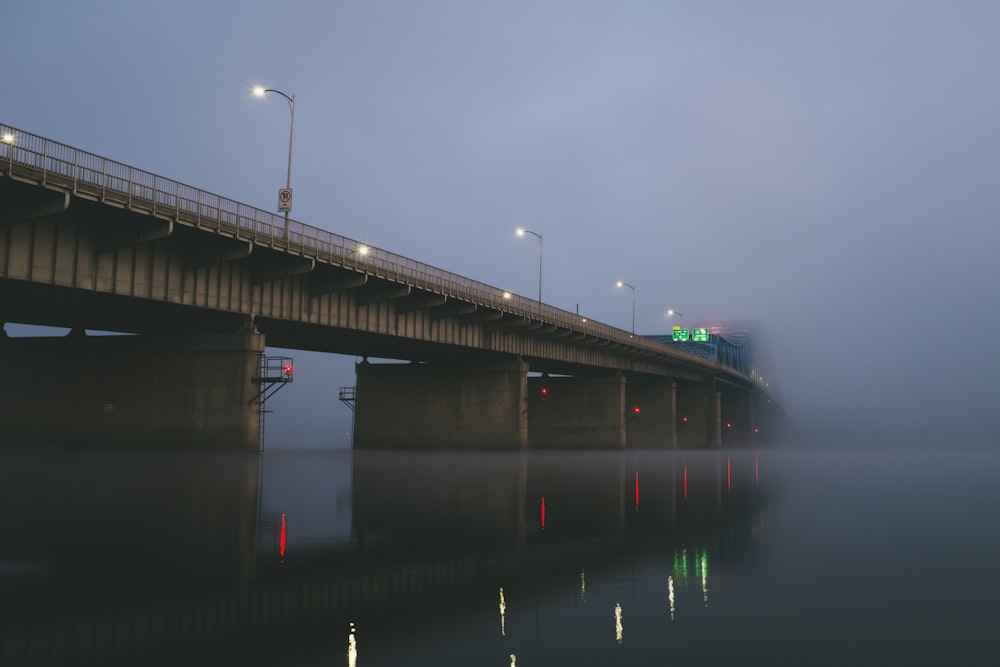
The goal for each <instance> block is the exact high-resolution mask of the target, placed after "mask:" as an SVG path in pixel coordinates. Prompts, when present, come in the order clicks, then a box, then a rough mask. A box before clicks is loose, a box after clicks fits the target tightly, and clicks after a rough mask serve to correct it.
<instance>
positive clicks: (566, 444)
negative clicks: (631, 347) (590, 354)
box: [528, 373, 625, 449]
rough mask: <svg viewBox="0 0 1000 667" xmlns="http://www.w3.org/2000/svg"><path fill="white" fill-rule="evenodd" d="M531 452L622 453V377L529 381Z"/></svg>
mask: <svg viewBox="0 0 1000 667" xmlns="http://www.w3.org/2000/svg"><path fill="white" fill-rule="evenodd" d="M528 444H529V445H530V447H531V448H532V449H561V448H565V449H587V448H590V449H624V448H625V376H623V375H622V374H621V373H617V374H615V375H611V376H594V377H590V376H581V377H570V376H558V377H547V376H542V377H531V378H528Z"/></svg>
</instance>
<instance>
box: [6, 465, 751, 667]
mask: <svg viewBox="0 0 1000 667" xmlns="http://www.w3.org/2000/svg"><path fill="white" fill-rule="evenodd" d="M0 462H2V465H0V502H2V507H3V508H4V511H3V513H2V515H0V516H2V519H0V531H2V534H3V535H5V536H6V537H5V539H4V540H2V541H0V591H2V599H3V605H2V612H0V614H2V615H0V619H2V625H0V629H2V632H0V664H3V665H77V664H90V663H93V664H129V665H146V664H182V663H183V664H231V663H232V662H234V661H236V660H238V661H239V662H240V663H242V664H244V665H246V664H288V665H295V664H337V665H339V664H345V663H346V664H353V663H352V660H354V659H356V660H358V661H363V664H370V665H372V664H408V665H421V664H508V662H509V663H510V664H513V662H514V661H515V660H516V659H517V658H515V657H512V656H519V657H520V659H521V660H522V663H521V664H606V663H607V661H608V659H609V658H615V656H617V658H616V659H617V660H619V661H620V660H625V662H624V663H621V664H643V663H642V662H641V661H638V662H636V661H633V662H629V660H630V659H638V658H637V656H639V655H654V654H655V653H656V652H657V651H658V650H659V648H658V647H659V646H660V644H661V642H662V637H661V634H660V633H661V631H662V627H663V624H667V625H669V624H670V623H671V622H672V621H674V620H675V619H677V618H685V617H686V618H690V617H691V616H692V615H695V614H704V613H706V610H707V609H708V608H709V603H710V600H711V598H712V596H714V595H715V594H716V593H715V588H716V586H721V587H725V586H727V585H729V584H728V581H727V580H728V579H729V578H731V577H736V580H737V581H738V579H739V577H740V573H741V572H743V571H745V570H746V569H747V568H748V567H751V566H752V564H753V562H754V560H755V544H756V539H757V537H756V536H757V533H758V531H759V530H760V529H761V526H762V516H763V511H764V509H765V507H766V505H767V501H768V499H769V491H768V485H767V484H766V483H764V482H763V481H762V478H761V474H760V468H761V461H760V456H759V455H758V453H756V452H752V451H747V450H740V451H732V452H729V451H714V452H694V451H692V452H663V453H651V452H650V453H639V454H632V453H630V454H625V453H612V452H602V453H591V454H568V453H545V452H532V453H499V452H498V453H484V454H472V453H469V454H466V453H457V452H428V453H406V452H398V451H379V452H349V451H334V452H280V451H275V452H268V453H266V454H261V455H230V454H225V455H223V454H199V453H191V452H185V453H175V452H146V453H137V452H123V451H102V452H79V451H68V450H64V449H61V450H44V451H29V450H8V451H3V452H0ZM623 609H624V610H625V611H624V612H623V611H622V610H623ZM623 627H624V628H628V630H629V632H630V634H631V637H632V642H631V643H630V644H629V648H630V649H631V650H632V651H633V654H632V658H628V657H627V654H624V653H623V651H626V648H624V646H625V645H624V644H623V643H622V637H621V633H622V632H623ZM658 627H659V628H660V630H657V629H656V628H658ZM616 633H617V634H616ZM646 635H648V636H646ZM643 636H646V638H645V639H639V637H643Z"/></svg>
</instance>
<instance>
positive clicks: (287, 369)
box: [285, 364, 292, 375]
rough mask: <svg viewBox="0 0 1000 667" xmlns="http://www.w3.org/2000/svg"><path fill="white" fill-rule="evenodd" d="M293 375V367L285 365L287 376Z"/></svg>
mask: <svg viewBox="0 0 1000 667" xmlns="http://www.w3.org/2000/svg"><path fill="white" fill-rule="evenodd" d="M291 374H292V365H291V364H285V375H291Z"/></svg>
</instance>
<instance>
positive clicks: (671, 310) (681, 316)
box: [667, 308, 684, 326]
mask: <svg viewBox="0 0 1000 667" xmlns="http://www.w3.org/2000/svg"><path fill="white" fill-rule="evenodd" d="M667 315H669V316H671V317H673V316H674V315H676V316H677V317H679V318H681V326H684V313H678V312H677V311H676V310H674V309H673V308H670V309H668V310H667Z"/></svg>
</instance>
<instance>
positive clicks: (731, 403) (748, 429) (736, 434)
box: [722, 387, 754, 447]
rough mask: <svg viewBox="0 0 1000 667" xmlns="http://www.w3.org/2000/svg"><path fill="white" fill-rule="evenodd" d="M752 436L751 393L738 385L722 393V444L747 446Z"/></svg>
mask: <svg viewBox="0 0 1000 667" xmlns="http://www.w3.org/2000/svg"><path fill="white" fill-rule="evenodd" d="M753 437H754V409H753V394H751V393H750V392H748V391H745V390H743V389H740V388H738V387H727V388H726V391H724V392H723V393H722V444H723V445H724V446H726V447H734V446H749V445H751V444H753Z"/></svg>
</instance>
